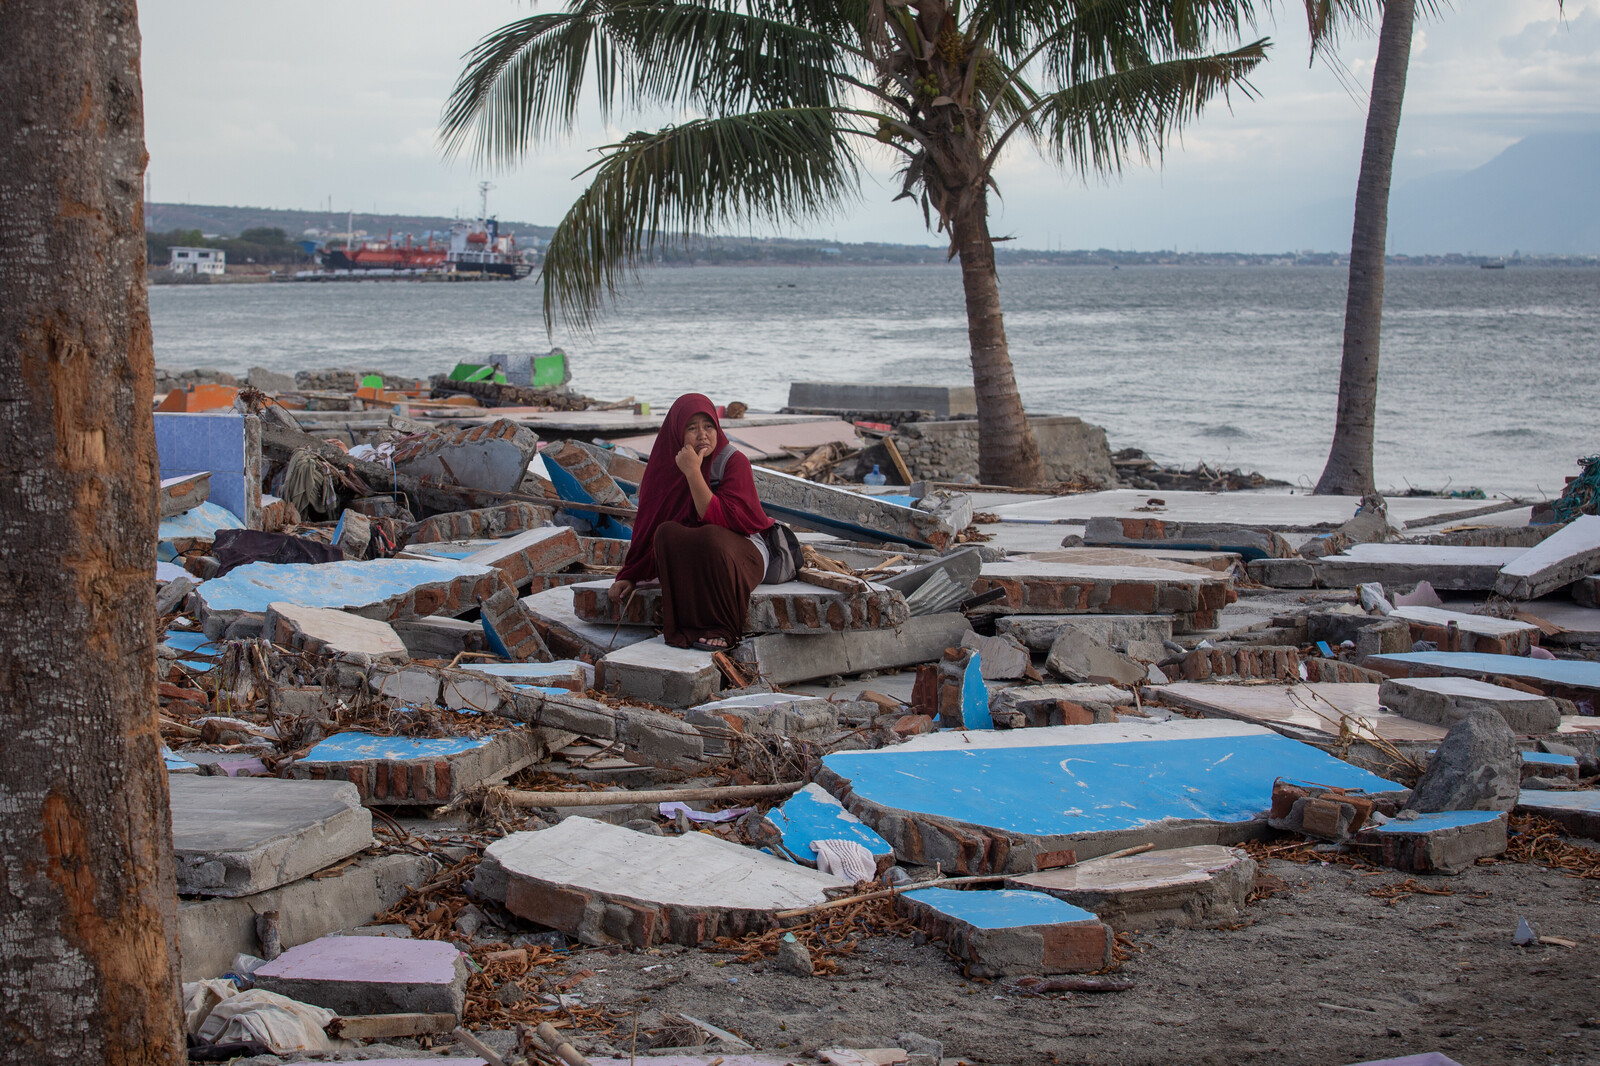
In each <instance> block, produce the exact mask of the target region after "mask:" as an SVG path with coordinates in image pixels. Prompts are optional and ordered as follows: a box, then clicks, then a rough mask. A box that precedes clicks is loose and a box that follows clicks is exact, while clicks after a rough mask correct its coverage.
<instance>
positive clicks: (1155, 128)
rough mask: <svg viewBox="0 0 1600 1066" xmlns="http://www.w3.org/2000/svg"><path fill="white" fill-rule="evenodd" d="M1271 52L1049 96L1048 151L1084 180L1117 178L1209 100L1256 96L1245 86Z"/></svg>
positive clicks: (1147, 69) (1174, 62)
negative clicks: (1129, 163) (1234, 93)
mask: <svg viewBox="0 0 1600 1066" xmlns="http://www.w3.org/2000/svg"><path fill="white" fill-rule="evenodd" d="M1267 46H1268V45H1267V41H1266V40H1265V39H1263V40H1259V41H1256V42H1254V43H1252V44H1247V45H1245V46H1243V47H1241V48H1238V49H1235V50H1233V51H1231V52H1223V53H1220V54H1218V55H1209V56H1194V57H1186V58H1182V59H1171V60H1167V61H1165V62H1161V63H1152V64H1150V65H1149V66H1143V67H1136V68H1134V69H1132V70H1124V71H1118V72H1116V73H1114V74H1107V75H1105V76H1103V77H1100V78H1093V79H1091V80H1089V81H1086V82H1083V83H1081V84H1078V85H1073V86H1071V87H1069V88H1066V89H1063V90H1061V91H1059V92H1056V93H1053V94H1051V95H1049V96H1046V97H1045V98H1044V100H1043V102H1042V103H1041V105H1040V106H1039V108H1038V117H1039V120H1040V124H1041V126H1043V127H1044V130H1045V133H1044V138H1043V139H1044V146H1045V150H1046V151H1048V152H1049V153H1050V154H1051V155H1052V156H1053V157H1054V159H1055V161H1056V162H1057V163H1058V164H1061V165H1064V166H1068V167H1070V168H1072V169H1073V170H1075V171H1077V172H1078V173H1079V174H1082V175H1085V176H1087V175H1089V174H1113V173H1116V172H1118V171H1120V170H1121V169H1122V167H1123V165H1124V164H1125V163H1126V162H1127V161H1128V159H1129V158H1130V157H1132V156H1137V157H1138V158H1140V159H1142V160H1145V161H1148V160H1150V159H1151V158H1152V157H1160V155H1161V154H1162V152H1163V149H1164V146H1165V144H1166V141H1167V138H1168V137H1169V136H1171V135H1172V134H1173V133H1174V132H1176V131H1177V130H1179V129H1180V128H1182V126H1183V125H1184V124H1185V123H1187V122H1189V121H1191V120H1193V119H1194V118H1196V117H1198V115H1199V114H1200V111H1201V109H1202V108H1203V107H1204V106H1205V105H1206V104H1207V103H1209V102H1210V101H1211V100H1212V99H1214V98H1215V97H1217V96H1219V95H1220V96H1223V97H1224V98H1226V97H1227V95H1228V93H1229V91H1230V90H1232V89H1238V90H1239V91H1241V92H1243V93H1244V94H1245V95H1247V96H1248V95H1253V93H1254V90H1253V89H1252V88H1251V87H1250V83H1249V82H1248V81H1247V80H1245V79H1246V76H1247V75H1248V74H1249V73H1250V72H1251V71H1252V70H1254V69H1255V68H1256V66H1257V65H1259V64H1260V63H1261V62H1262V60H1264V59H1265V58H1266V50H1267ZM999 147H1000V146H999V144H997V145H996V149H995V151H996V153H998V150H999ZM991 165H992V159H991Z"/></svg>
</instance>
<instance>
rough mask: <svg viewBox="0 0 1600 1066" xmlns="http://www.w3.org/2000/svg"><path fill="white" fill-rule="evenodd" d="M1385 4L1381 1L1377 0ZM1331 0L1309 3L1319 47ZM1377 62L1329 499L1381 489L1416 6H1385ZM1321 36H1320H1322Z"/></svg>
mask: <svg viewBox="0 0 1600 1066" xmlns="http://www.w3.org/2000/svg"><path fill="white" fill-rule="evenodd" d="M1373 2H1374V4H1379V0H1373ZM1331 6H1332V3H1331V0H1306V12H1307V15H1308V16H1309V17H1310V20H1311V24H1312V41H1313V45H1312V47H1313V49H1314V48H1316V47H1317V45H1318V44H1319V43H1322V42H1324V41H1326V40H1328V39H1329V38H1330V37H1331V33H1330V32H1329V31H1330V30H1331V27H1332V19H1333V13H1332V12H1330V10H1329V9H1330V7H1331ZM1344 6H1345V13H1346V14H1348V15H1353V16H1355V17H1361V16H1363V15H1365V14H1366V13H1367V12H1365V11H1364V10H1362V9H1363V8H1365V7H1366V6H1367V5H1366V4H1365V3H1363V2H1361V0H1353V2H1348V3H1346V4H1345V5H1344ZM1380 6H1381V7H1382V10H1383V21H1382V23H1381V25H1380V27H1379V29H1378V58H1377V61H1376V62H1375V63H1374V64H1373V68H1372V97H1371V102H1370V103H1369V104H1368V105H1367V131H1366V137H1365V139H1364V140H1363V141H1362V145H1361V171H1360V175H1359V176H1358V177H1357V178H1356V211H1355V226H1354V229H1353V230H1352V232H1351V235H1350V284H1349V287H1348V289H1347V290H1346V293H1345V304H1344V356H1343V358H1342V360H1341V361H1340V364H1339V406H1338V413H1337V415H1336V416H1335V421H1334V428H1333V444H1332V446H1331V447H1330V448H1329V450H1328V462H1327V464H1326V465H1325V466H1324V467H1323V468H1322V477H1320V478H1318V479H1317V487H1316V491H1317V492H1318V493H1320V494H1324V495H1340V496H1365V495H1368V494H1369V493H1372V492H1375V491H1376V485H1375V483H1374V479H1373V462H1372V437H1373V427H1374V424H1375V423H1376V421H1377V418H1376V416H1377V407H1378V335H1379V332H1380V330H1381V327H1382V325H1383V267H1384V257H1385V254H1386V253H1387V250H1388V233H1389V183H1390V179H1391V177H1392V175H1393V172H1394V146H1395V141H1396V140H1397V139H1398V138H1399V136H1400V107H1401V104H1402V103H1403V102H1404V100H1405V94H1406V73H1407V70H1408V68H1409V67H1410V63H1411V30H1412V27H1413V26H1414V25H1415V23H1416V8H1417V4H1416V0H1381V4H1380ZM1319 30H1320V32H1319Z"/></svg>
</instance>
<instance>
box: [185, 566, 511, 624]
mask: <svg viewBox="0 0 1600 1066" xmlns="http://www.w3.org/2000/svg"><path fill="white" fill-rule="evenodd" d="M490 573H493V568H492V567H487V566H476V565H469V564H466V563H460V562H456V561H455V560H452V559H437V560H432V561H427V562H424V561H422V560H420V559H369V560H365V561H361V560H354V559H347V560H345V561H343V562H334V563H248V564H246V565H244V566H241V567H239V568H238V569H237V570H234V571H231V572H230V573H228V574H227V575H226V576H224V577H218V578H212V579H211V580H210V581H207V582H206V583H205V584H204V585H202V586H201V587H200V595H201V598H202V599H203V600H204V601H205V605H206V610H207V611H252V612H258V613H264V612H265V611H266V609H267V605H268V604H271V603H279V602H282V603H293V604H298V605H299V606H301V607H331V608H334V609H335V610H339V609H344V608H352V607H355V608H359V607H370V606H372V605H374V604H379V603H383V602H384V601H385V600H388V599H391V598H393V597H396V596H403V595H405V594H406V593H408V592H410V591H411V590H412V589H415V588H419V587H421V586H423V585H432V584H443V583H446V582H450V581H454V580H456V579H457V578H462V577H478V576H482V575H485V574H490Z"/></svg>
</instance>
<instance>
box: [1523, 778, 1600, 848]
mask: <svg viewBox="0 0 1600 1066" xmlns="http://www.w3.org/2000/svg"><path fill="white" fill-rule="evenodd" d="M1517 813H1518V814H1537V815H1539V816H1540V817H1541V818H1549V819H1550V820H1552V821H1555V822H1559V823H1561V825H1562V827H1563V828H1565V829H1566V831H1567V832H1569V833H1571V834H1572V835H1574V836H1580V837H1588V838H1589V839H1590V840H1600V790H1596V789H1583V790H1581V791H1575V792H1553V791H1551V790H1549V789H1543V788H1525V789H1523V790H1522V792H1521V795H1520V796H1519V797H1518V799H1517Z"/></svg>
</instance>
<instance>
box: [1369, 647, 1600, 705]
mask: <svg viewBox="0 0 1600 1066" xmlns="http://www.w3.org/2000/svg"><path fill="white" fill-rule="evenodd" d="M1365 665H1366V667H1367V668H1368V669H1370V670H1377V671H1378V672H1380V673H1382V674H1384V675H1386V676H1388V677H1476V678H1479V679H1483V678H1492V677H1509V678H1514V679H1515V680H1517V681H1522V682H1525V683H1527V684H1530V685H1533V686H1534V687H1535V688H1540V689H1543V690H1544V691H1545V692H1546V693H1547V694H1549V695H1553V696H1559V695H1563V694H1565V693H1568V692H1571V693H1579V694H1581V695H1583V696H1584V698H1589V697H1593V696H1597V695H1600V663H1595V662H1580V661H1577V660H1572V659H1528V658H1524V657H1522V656H1520V655H1485V654H1484V653H1482V652H1464V651H1463V652H1448V651H1412V652H1406V653H1405V654H1403V655H1372V656H1368V658H1367V660H1366V663H1365Z"/></svg>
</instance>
